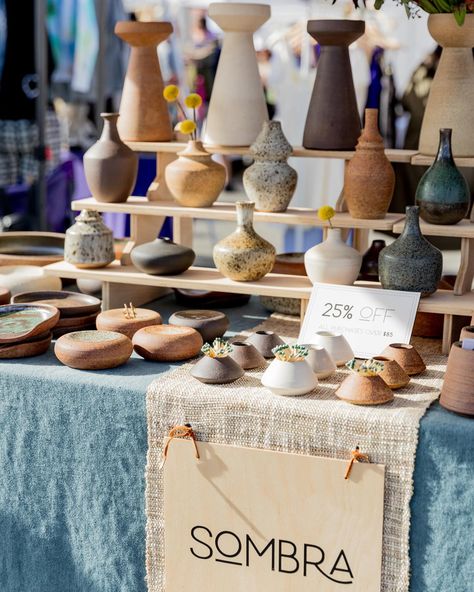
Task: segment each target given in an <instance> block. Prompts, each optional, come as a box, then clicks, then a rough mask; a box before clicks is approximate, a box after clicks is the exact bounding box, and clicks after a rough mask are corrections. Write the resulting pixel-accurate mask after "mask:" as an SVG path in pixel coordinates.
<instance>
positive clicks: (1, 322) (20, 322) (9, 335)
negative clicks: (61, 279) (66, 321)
mask: <svg viewBox="0 0 474 592" xmlns="http://www.w3.org/2000/svg"><path fill="white" fill-rule="evenodd" d="M58 320H59V310H58V309H57V308H55V307H54V306H49V305H47V304H6V305H5V306H0V344H2V343H3V344H7V343H17V342H19V341H25V340H27V339H29V338H30V337H34V336H35V335H39V334H41V333H44V332H45V331H50V330H51V329H53V327H54V326H55V325H56V323H57V322H58Z"/></svg>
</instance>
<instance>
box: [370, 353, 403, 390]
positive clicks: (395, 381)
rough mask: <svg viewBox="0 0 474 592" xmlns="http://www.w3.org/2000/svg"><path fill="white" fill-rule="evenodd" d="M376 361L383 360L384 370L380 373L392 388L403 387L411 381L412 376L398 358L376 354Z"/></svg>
mask: <svg viewBox="0 0 474 592" xmlns="http://www.w3.org/2000/svg"><path fill="white" fill-rule="evenodd" d="M374 360H375V361H376V362H383V370H382V371H381V372H380V373H379V374H378V376H380V378H381V379H382V380H383V381H384V382H385V384H386V385H387V386H388V387H389V388H391V389H392V390H395V389H399V388H403V387H404V386H407V384H408V383H409V382H410V377H409V376H408V374H407V373H406V372H405V370H404V369H403V368H402V367H401V366H400V364H399V363H398V362H397V361H396V360H391V359H390V358H386V357H385V356H375V357H374Z"/></svg>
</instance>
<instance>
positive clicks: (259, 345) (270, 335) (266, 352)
mask: <svg viewBox="0 0 474 592" xmlns="http://www.w3.org/2000/svg"><path fill="white" fill-rule="evenodd" d="M245 342H246V343H251V344H252V345H253V346H254V347H255V348H256V349H257V351H259V352H260V353H261V354H262V356H263V357H264V358H268V359H270V358H274V357H275V354H274V353H273V351H272V350H273V349H274V348H275V347H277V346H278V345H284V343H285V342H284V341H283V339H282V338H281V337H278V335H277V334H276V333H274V332H273V331H255V333H252V335H250V336H249V337H247V339H246V340H245Z"/></svg>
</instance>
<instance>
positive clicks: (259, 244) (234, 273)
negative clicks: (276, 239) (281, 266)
mask: <svg viewBox="0 0 474 592" xmlns="http://www.w3.org/2000/svg"><path fill="white" fill-rule="evenodd" d="M235 207H236V210H237V230H236V231H235V232H233V233H232V234H231V235H229V236H228V237H226V238H224V239H223V240H221V241H220V242H218V243H217V245H216V246H215V247H214V251H213V257H214V263H215V265H216V267H217V269H218V270H219V271H220V272H221V273H222V275H224V276H225V277H227V278H229V279H231V280H236V281H238V282H251V281H256V280H259V279H261V278H263V277H264V276H265V275H266V274H267V273H268V272H269V271H271V269H272V267H273V264H274V263H275V255H276V251H275V247H274V246H273V245H271V244H270V243H269V242H268V241H266V240H265V239H263V238H262V237H261V236H259V235H258V234H257V233H256V232H255V230H254V228H253V211H254V207H255V204H254V203H253V202H237V203H236V204H235Z"/></svg>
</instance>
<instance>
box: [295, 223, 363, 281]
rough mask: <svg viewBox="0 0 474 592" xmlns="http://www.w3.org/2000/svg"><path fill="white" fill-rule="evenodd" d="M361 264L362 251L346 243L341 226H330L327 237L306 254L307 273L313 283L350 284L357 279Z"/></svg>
mask: <svg viewBox="0 0 474 592" xmlns="http://www.w3.org/2000/svg"><path fill="white" fill-rule="evenodd" d="M361 264H362V255H361V253H359V252H358V251H356V250H355V249H353V248H352V247H349V246H348V245H346V243H345V242H344V241H343V240H342V237H341V229H340V228H329V229H328V236H327V239H326V240H325V241H323V242H322V243H320V244H319V245H315V246H314V247H311V249H308V250H307V251H306V253H305V255H304V266H305V268H306V273H307V274H308V277H309V279H310V280H311V281H312V282H313V284H314V283H317V282H320V283H323V284H341V285H346V286H350V285H351V284H353V283H354V282H355V280H356V279H357V276H358V275H359V271H360V266H361Z"/></svg>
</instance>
